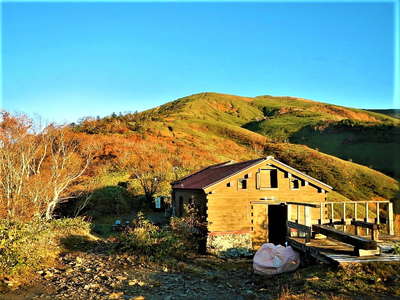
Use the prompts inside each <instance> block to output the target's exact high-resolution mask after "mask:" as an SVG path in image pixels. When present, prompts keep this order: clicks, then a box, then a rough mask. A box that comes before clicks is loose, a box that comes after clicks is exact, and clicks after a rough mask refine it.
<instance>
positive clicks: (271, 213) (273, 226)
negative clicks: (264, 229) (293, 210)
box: [268, 204, 287, 245]
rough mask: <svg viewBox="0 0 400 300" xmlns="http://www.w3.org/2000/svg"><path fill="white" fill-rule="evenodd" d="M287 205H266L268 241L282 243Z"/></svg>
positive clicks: (283, 240) (284, 234)
mask: <svg viewBox="0 0 400 300" xmlns="http://www.w3.org/2000/svg"><path fill="white" fill-rule="evenodd" d="M286 221H287V205H285V204H277V205H268V241H269V242H270V243H274V244H276V245H277V244H281V245H284V244H285V242H286V234H287V224H286Z"/></svg>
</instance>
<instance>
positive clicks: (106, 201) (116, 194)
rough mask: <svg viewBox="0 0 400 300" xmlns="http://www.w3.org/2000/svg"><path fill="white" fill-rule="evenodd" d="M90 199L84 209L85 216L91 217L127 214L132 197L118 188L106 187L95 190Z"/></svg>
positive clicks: (124, 190)
mask: <svg viewBox="0 0 400 300" xmlns="http://www.w3.org/2000/svg"><path fill="white" fill-rule="evenodd" d="M91 198H92V199H91V201H90V202H89V204H88V206H87V207H86V208H85V211H86V213H85V214H87V215H90V216H92V217H97V216H105V215H120V214H124V213H128V212H130V209H131V205H130V204H131V202H132V201H133V197H132V195H131V194H130V193H129V192H128V191H127V190H126V189H124V188H122V187H120V186H106V187H103V188H100V189H97V190H95V191H94V192H93V194H92V196H91Z"/></svg>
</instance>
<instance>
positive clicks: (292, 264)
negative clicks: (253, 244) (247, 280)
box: [253, 243, 300, 275]
mask: <svg viewBox="0 0 400 300" xmlns="http://www.w3.org/2000/svg"><path fill="white" fill-rule="evenodd" d="M299 265H300V255H299V253H298V252H296V251H294V250H293V249H292V247H290V246H289V247H284V246H281V245H274V244H271V243H268V244H263V245H262V246H261V248H260V249H258V251H257V252H256V254H255V255H254V258H253V269H254V273H256V274H259V275H275V274H280V273H284V272H291V271H294V270H296V269H297V268H298V267H299Z"/></svg>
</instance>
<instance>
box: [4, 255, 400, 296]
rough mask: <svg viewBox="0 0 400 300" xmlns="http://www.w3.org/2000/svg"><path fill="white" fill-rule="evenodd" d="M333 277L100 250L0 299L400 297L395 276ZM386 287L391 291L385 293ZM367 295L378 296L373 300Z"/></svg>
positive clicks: (324, 270) (321, 271)
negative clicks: (158, 260) (267, 273)
mask: <svg viewBox="0 0 400 300" xmlns="http://www.w3.org/2000/svg"><path fill="white" fill-rule="evenodd" d="M336 274H338V273H336V271H333V270H330V268H328V267H327V266H324V265H315V266H311V267H307V268H302V269H299V270H297V271H296V272H294V273H290V274H289V273H287V274H282V275H277V276H274V277H272V278H266V277H262V276H257V275H254V274H253V272H252V264H251V260H250V259H232V260H223V259H220V258H216V257H213V256H193V257H190V258H189V257H188V258H187V260H185V261H180V262H177V263H176V264H175V265H169V266H168V267H167V266H163V265H160V264H155V263H148V262H144V261H143V260H141V259H139V258H137V257H135V256H129V255H115V254H112V255H111V254H108V251H107V249H106V248H105V249H100V250H99V249H97V250H95V251H92V250H90V251H86V252H72V253H67V254H65V255H64V256H62V257H60V258H59V266H58V267H57V268H50V269H46V270H42V271H39V272H38V276H37V277H38V279H37V280H35V281H34V282H32V285H31V287H29V288H26V287H24V288H20V289H18V290H16V291H12V292H9V293H7V294H3V295H1V294H0V299H1V300H22V299H85V300H86V299H136V300H139V299H167V300H168V299H169V300H172V299H331V300H344V299H395V294H397V295H400V289H399V288H398V286H399V283H400V275H399V276H397V277H396V276H395V278H392V279H391V280H392V281H391V282H386V283H383V282H382V281H381V282H378V281H377V282H372V281H371V282H369V281H370V280H372V279H373V278H372V277H371V278H372V279H368V280H369V281H365V280H364V279H363V280H362V281H359V282H358V281H355V280H354V281H353V282H352V281H347V282H345V281H343V279H342V278H344V279H345V280H353V279H352V278H350V279H346V278H345V276H346V272H342V273H341V275H340V276H342V278H336ZM360 276H364V275H363V274H361V275H360ZM392 277H393V276H392ZM365 282H367V285H365ZM369 285H370V286H371V287H368V286H369ZM389 285H392V286H393V287H390V289H389V288H388V286H389ZM356 288H357V290H356ZM379 289H381V290H379ZM360 291H361V293H364V294H360ZM363 291H364V292H363ZM371 291H377V292H380V293H381V294H380V295H377V296H374V297H373V296H372V293H371ZM387 297H388V298H387ZM397 299H398V298H397Z"/></svg>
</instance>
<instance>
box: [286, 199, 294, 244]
mask: <svg viewBox="0 0 400 300" xmlns="http://www.w3.org/2000/svg"><path fill="white" fill-rule="evenodd" d="M292 208H293V205H291V204H288V205H287V221H291V220H292ZM287 232H288V236H290V237H291V236H293V233H292V231H291V230H290V228H289V227H288V228H287Z"/></svg>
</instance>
